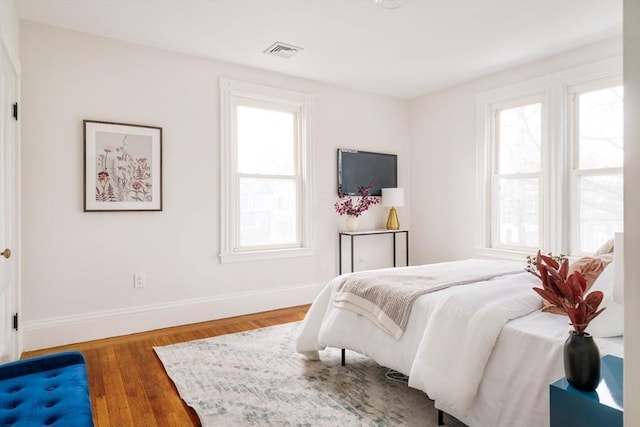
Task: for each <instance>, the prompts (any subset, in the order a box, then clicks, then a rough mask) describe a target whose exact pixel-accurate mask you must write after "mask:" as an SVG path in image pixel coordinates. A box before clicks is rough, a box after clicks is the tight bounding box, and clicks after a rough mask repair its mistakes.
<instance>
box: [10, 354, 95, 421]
mask: <svg viewBox="0 0 640 427" xmlns="http://www.w3.org/2000/svg"><path fill="white" fill-rule="evenodd" d="M5 426H7V427H8V426H14V427H36V426H38V427H40V426H58V427H85V426H89V427H92V426H93V417H92V415H91V400H90V398H89V383H88V381H87V370H86V367H85V362H84V357H83V356H82V354H81V353H79V352H75V351H71V352H64V353H56V354H52V355H48V356H40V357H34V358H30V359H25V360H18V361H16V362H11V363H7V364H4V365H0V427H5Z"/></svg>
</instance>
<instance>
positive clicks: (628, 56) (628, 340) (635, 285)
mask: <svg viewBox="0 0 640 427" xmlns="http://www.w3.org/2000/svg"><path fill="white" fill-rule="evenodd" d="M624 114H625V134H624V162H625V163H624V164H625V168H624V183H625V188H624V229H625V232H624V257H625V263H624V266H625V272H624V273H625V275H624V276H625V277H624V278H625V282H624V283H625V304H624V305H625V319H624V327H625V334H624V402H625V409H624V425H625V426H628V427H631V426H638V425H640V406H638V405H637V404H635V403H636V402H638V401H640V327H639V326H638V325H640V263H639V262H638V260H639V259H640V239H639V238H638V236H639V235H640V198H639V197H638V186H639V185H640V121H639V120H638V117H640V2H638V1H637V0H625V2H624Z"/></svg>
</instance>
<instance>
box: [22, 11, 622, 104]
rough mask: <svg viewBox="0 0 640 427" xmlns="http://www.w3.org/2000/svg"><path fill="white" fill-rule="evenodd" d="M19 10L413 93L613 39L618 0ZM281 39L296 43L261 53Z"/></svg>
mask: <svg viewBox="0 0 640 427" xmlns="http://www.w3.org/2000/svg"><path fill="white" fill-rule="evenodd" d="M17 6H18V12H19V14H20V17H21V18H22V19H25V20H29V21H35V22H41V23H45V24H49V25H54V26H58V27H63V28H68V29H71V30H76V31H81V32H85V33H92V34H97V35H101V36H106V37H110V38H114V39H118V40H124V41H129V42H133V43H139V44H142V45H147V46H154V47H159V48H164V49H169V50H173V51H178V52H184V53H188V54H193V55H198V56H203V57H210V58H217V59H221V60H225V61H230V62H234V63H238V64H244V65H249V66H253V67H258V68H263V69H267V70H272V71H277V72H281V73H285V74H289V75H293V76H299V77H304V78H309V79H313V80H318V81H323V82H328V83H333V84H337V85H340V86H346V87H349V88H354V89H359V90H364V91H368V92H374V93H381V94H387V95H392V96H397V97H401V98H413V97H416V96H419V95H423V94H425V93H428V92H432V91H435V90H438V89H442V88H445V87H448V86H452V85H455V84H458V83H461V82H464V81H468V80H471V79H473V78H476V77H478V76H481V75H484V74H488V73H491V72H494V71H498V70H501V69H505V68H509V67H512V66H516V65H519V64H523V63H526V62H529V61H531V60H535V59H538V58H542V57H545V56H548V55H552V54H556V53H560V52H563V51H566V50H570V49H573V48H576V47H579V46H583V45H586V44H589V43H593V42H596V41H600V40H604V39H608V38H612V37H616V36H620V35H621V34H622V0H500V1H488V0H487V1H485V0H437V1H436V0H408V1H406V2H405V3H404V4H403V5H402V6H401V7H399V8H397V9H383V8H381V7H379V6H378V5H376V4H374V2H373V0H288V1H283V0H279V1H276V0H273V1H272V0H17ZM275 41H281V42H284V43H288V44H292V45H295V46H300V47H303V48H304V50H303V51H302V52H300V53H298V54H297V55H295V56H293V57H291V58H289V59H285V58H280V57H275V56H268V55H265V54H263V53H262V52H263V50H265V49H266V48H267V47H269V46H270V45H271V44H272V43H273V42H275Z"/></svg>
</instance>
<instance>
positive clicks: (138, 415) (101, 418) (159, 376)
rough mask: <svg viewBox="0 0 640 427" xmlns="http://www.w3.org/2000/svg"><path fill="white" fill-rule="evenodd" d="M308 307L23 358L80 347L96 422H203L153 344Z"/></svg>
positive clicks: (288, 315)
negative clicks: (170, 375)
mask: <svg viewBox="0 0 640 427" xmlns="http://www.w3.org/2000/svg"><path fill="white" fill-rule="evenodd" d="M308 308H309V306H308V305H304V306H299V307H291V308H287V309H282V310H274V311H267V312H264V313H256V314H250V315H246V316H239V317H231V318H228V319H220V320H212V321H209V322H203V323H196V324H192V325H185V326H177V327H174V328H166V329H158V330H155V331H149V332H142V333H138V334H132V335H125V336H121V337H115V338H107V339H102V340H96V341H89V342H85V343H79V344H72V345H66V346H61V347H54V348H49V349H44V350H37V351H29V352H25V353H24V354H23V355H22V358H23V359H24V358H27V357H33V356H39V355H43V354H51V353H56V352H59V351H68V350H77V351H80V352H82V354H84V357H85V359H86V362H87V373H88V376H89V387H90V392H91V404H92V406H93V417H94V423H95V426H96V427H109V426H117V427H126V426H140V427H155V426H160V427H162V426H179V427H187V426H199V425H200V422H199V421H198V417H197V415H196V414H195V412H194V411H193V410H192V409H191V408H189V407H188V406H187V405H185V404H184V402H183V401H182V399H180V397H179V396H178V392H177V391H176V388H175V386H174V385H173V382H171V380H170V379H169V377H168V376H167V374H166V372H165V370H164V368H163V367H162V364H161V363H160V360H159V359H158V358H157V356H156V354H155V352H154V351H153V348H152V347H153V346H161V345H169V344H175V343H179V342H185V341H192V340H196V339H201V338H208V337H214V336H218V335H224V334H230V333H234V332H242V331H247V330H250V329H256V328H263V327H266V326H274V325H279V324H282V323H289V322H295V321H298V320H302V319H303V318H304V315H305V314H306V312H307V310H308Z"/></svg>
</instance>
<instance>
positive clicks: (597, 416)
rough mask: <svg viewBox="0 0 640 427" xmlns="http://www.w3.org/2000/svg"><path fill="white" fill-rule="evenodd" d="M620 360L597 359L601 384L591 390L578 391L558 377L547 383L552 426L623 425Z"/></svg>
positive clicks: (588, 426) (620, 426)
mask: <svg viewBox="0 0 640 427" xmlns="http://www.w3.org/2000/svg"><path fill="white" fill-rule="evenodd" d="M622 367H623V359H621V358H619V357H616V356H612V355H607V356H604V357H603V358H602V359H600V383H599V384H598V388H596V390H595V391H592V392H585V391H580V390H577V389H575V388H573V387H571V386H570V385H569V383H568V382H567V379H566V378H561V379H559V380H558V381H556V382H554V383H553V384H551V385H550V386H549V400H550V402H549V403H550V408H549V409H550V410H549V415H550V421H551V427H602V426H607V427H622V418H623V412H624V410H623V405H622Z"/></svg>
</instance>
